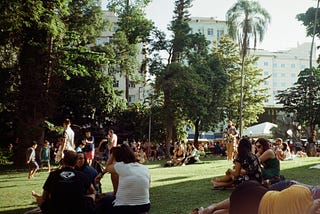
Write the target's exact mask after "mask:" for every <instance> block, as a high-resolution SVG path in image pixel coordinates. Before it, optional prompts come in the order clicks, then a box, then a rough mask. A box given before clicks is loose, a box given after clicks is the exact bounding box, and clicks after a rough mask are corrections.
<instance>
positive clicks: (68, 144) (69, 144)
mask: <svg viewBox="0 0 320 214" xmlns="http://www.w3.org/2000/svg"><path fill="white" fill-rule="evenodd" d="M63 128H64V131H63V135H62V137H63V140H62V150H61V152H62V154H63V152H64V151H65V150H70V151H74V150H75V145H74V132H73V130H72V129H71V121H70V120H69V119H65V121H64V122H63Z"/></svg>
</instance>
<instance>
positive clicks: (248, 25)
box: [226, 0, 270, 135]
mask: <svg viewBox="0 0 320 214" xmlns="http://www.w3.org/2000/svg"><path fill="white" fill-rule="evenodd" d="M226 16H227V25H228V30H229V35H230V36H231V38H232V39H234V40H236V41H238V44H239V47H240V55H241V81H240V109H239V110H240V116H239V117H240V119H239V126H240V135H242V125H243V124H242V122H243V121H242V120H243V118H244V117H243V115H242V114H243V112H242V108H243V106H244V103H243V95H244V91H243V87H244V72H245V71H244V68H245V64H246V63H245V59H246V56H247V54H248V49H249V47H250V40H252V39H253V42H254V48H255V47H256V45H257V40H258V39H259V41H260V42H261V41H262V40H263V37H264V33H265V30H266V27H267V24H268V23H269V22H270V15H269V13H268V12H267V11H266V10H265V9H264V8H262V7H261V6H260V4H259V2H256V1H248V0H239V1H238V2H237V3H235V4H234V5H233V6H232V7H231V8H230V9H229V10H228V11H227V15H226Z"/></svg>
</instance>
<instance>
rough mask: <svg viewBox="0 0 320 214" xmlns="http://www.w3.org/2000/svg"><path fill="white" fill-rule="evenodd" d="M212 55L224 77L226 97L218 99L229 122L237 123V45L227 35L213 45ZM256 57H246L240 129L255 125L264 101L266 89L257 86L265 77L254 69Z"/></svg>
mask: <svg viewBox="0 0 320 214" xmlns="http://www.w3.org/2000/svg"><path fill="white" fill-rule="evenodd" d="M213 53H214V54H216V55H217V56H218V58H219V60H220V62H221V64H222V67H223V68H224V69H225V72H226V74H227V75H228V84H227V85H226V87H225V92H226V95H225V96H224V97H221V99H223V100H224V101H225V102H224V113H225V114H226V117H227V118H228V119H229V120H232V121H233V122H235V123H238V122H239V120H240V119H239V118H240V112H239V109H238V108H237V107H238V103H239V99H240V94H241V93H240V90H241V88H240V81H241V57H240V55H239V48H238V47H237V44H236V43H235V42H234V41H232V40H231V39H230V38H229V37H228V36H224V37H222V38H221V39H220V40H219V41H217V42H215V43H214V45H213ZM256 61H257V57H254V56H247V60H246V62H245V63H246V64H245V70H246V73H245V76H244V82H245V84H244V85H243V89H242V90H243V95H244V96H243V113H242V115H243V121H242V122H243V127H247V126H248V125H250V124H252V123H255V122H257V119H258V115H259V114H261V113H263V111H264V108H263V103H264V100H265V99H267V97H268V96H267V95H266V91H267V89H268V88H263V87H261V85H262V83H263V82H264V81H265V80H267V79H268V78H269V77H270V76H269V77H263V76H262V69H259V68H257V67H255V66H254V64H255V62H256Z"/></svg>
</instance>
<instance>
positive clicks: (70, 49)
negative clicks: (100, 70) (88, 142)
mask: <svg viewBox="0 0 320 214" xmlns="http://www.w3.org/2000/svg"><path fill="white" fill-rule="evenodd" d="M0 10H1V11H0V14H1V18H0V28H1V29H0V45H2V47H4V46H5V45H7V47H10V52H11V53H13V54H12V58H10V59H9V60H10V61H11V62H13V64H14V66H15V68H16V72H17V73H16V74H17V75H16V76H17V77H16V78H17V79H16V81H15V82H14V83H13V85H12V86H14V90H15V95H16V96H15V97H14V106H15V109H14V112H15V118H14V120H13V121H14V128H15V136H16V137H17V141H16V142H18V144H17V154H16V155H15V162H16V163H17V164H24V162H25V149H26V148H27V147H28V146H29V145H30V144H31V143H32V141H33V140H38V141H39V142H42V141H43V138H44V127H43V124H44V121H45V120H46V119H48V118H51V117H52V116H53V114H54V113H55V111H56V110H57V107H58V105H59V104H58V103H59V102H57V100H58V99H59V97H60V96H59V95H61V94H60V93H61V90H60V89H61V87H62V85H63V82H64V79H65V78H67V79H69V78H70V77H72V76H73V75H79V76H81V75H83V76H84V75H89V72H88V71H87V69H86V67H85V66H84V65H83V64H81V62H79V61H73V59H74V58H76V57H75V56H74V55H75V53H76V54H79V55H81V54H82V53H84V52H85V53H88V52H89V51H88V50H87V45H88V44H90V43H92V42H93V41H94V38H95V37H96V36H97V35H99V34H100V32H101V30H102V29H103V25H104V23H103V21H101V20H103V19H102V10H101V7H100V3H99V1H97V0H88V1H67V0H57V1H42V0H36V1H34V0H33V1H29V0H27V1H23V2H21V1H4V2H1V3H0ZM17 11H19V13H18V14H17V13H16V12H17ZM75 50H76V51H75ZM81 50H82V51H83V52H82V51H81ZM71 61H72V62H71ZM68 62H70V63H68ZM4 69H5V66H4V64H1V71H4ZM15 86H16V87H15Z"/></svg>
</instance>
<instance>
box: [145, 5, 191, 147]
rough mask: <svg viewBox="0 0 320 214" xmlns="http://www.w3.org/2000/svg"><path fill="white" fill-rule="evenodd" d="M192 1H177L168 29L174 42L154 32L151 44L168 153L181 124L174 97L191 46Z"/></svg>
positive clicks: (152, 68) (160, 33) (152, 72)
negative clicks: (179, 70)
mask: <svg viewBox="0 0 320 214" xmlns="http://www.w3.org/2000/svg"><path fill="white" fill-rule="evenodd" d="M191 2H192V1H191V0H176V1H175V9H174V16H173V20H172V21H171V24H170V26H169V27H168V29H169V30H170V31H172V33H173V36H172V39H171V40H167V39H166V38H165V34H163V33H162V32H160V31H158V30H155V31H154V36H155V37H156V38H157V39H156V42H153V43H152V48H151V51H157V52H158V53H156V54H155V55H154V58H153V59H152V61H151V63H150V64H151V65H150V71H151V74H154V75H155V76H156V87H157V89H158V90H160V91H162V92H163V95H164V106H163V107H164V111H165V120H166V144H167V152H169V147H170V143H171V142H173V140H174V133H175V131H174V130H175V125H177V124H178V121H177V118H178V117H176V116H175V114H176V113H177V109H176V103H174V102H173V99H172V97H173V94H174V93H175V92H174V90H173V88H175V82H176V78H174V77H175V76H176V73H177V69H180V68H181V64H182V62H183V59H184V57H185V56H184V54H185V50H186V48H187V43H188V40H189V38H188V34H189V33H190V27H189V25H188V21H189V20H190V19H189V16H190V14H189V12H188V9H189V8H190V7H191ZM161 51H165V52H166V53H167V61H166V62H163V60H162V56H161V54H159V52H161Z"/></svg>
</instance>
